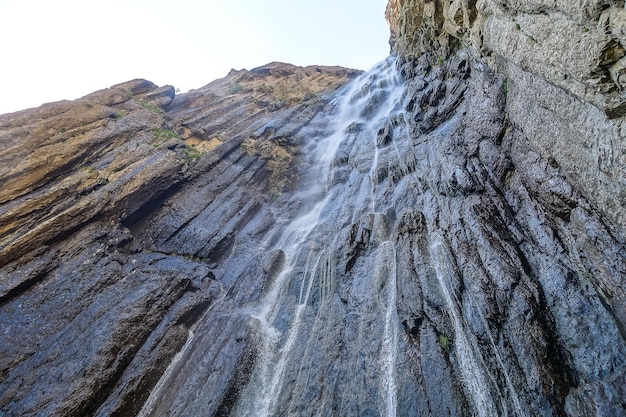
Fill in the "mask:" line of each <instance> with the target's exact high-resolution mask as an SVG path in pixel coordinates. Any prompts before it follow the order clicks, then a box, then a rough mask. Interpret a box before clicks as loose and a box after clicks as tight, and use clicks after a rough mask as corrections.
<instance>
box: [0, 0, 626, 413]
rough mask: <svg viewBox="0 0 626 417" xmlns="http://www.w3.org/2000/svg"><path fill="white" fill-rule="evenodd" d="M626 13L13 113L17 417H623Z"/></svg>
mask: <svg viewBox="0 0 626 417" xmlns="http://www.w3.org/2000/svg"><path fill="white" fill-rule="evenodd" d="M624 13H625V9H624V2H623V1H609V0H586V1H580V2H568V1H544V0H526V1H522V0H499V1H496V0H476V1H474V0H454V1H440V0H431V1H426V0H390V2H389V5H388V7H387V12H386V17H387V19H388V21H389V23H390V28H391V33H392V36H391V43H392V52H393V53H392V56H391V57H390V58H388V59H387V60H385V61H383V62H381V63H380V64H379V65H378V66H377V67H375V68H374V69H373V70H371V71H370V72H368V73H365V74H360V73H359V72H357V71H351V70H346V69H343V68H329V67H307V68H298V67H294V66H291V65H287V64H278V63H273V64H269V65H266V66H264V67H260V68H257V69H254V70H251V71H232V72H231V73H230V74H229V75H228V76H227V77H226V78H224V79H222V80H217V81H214V82H212V83H211V84H209V85H207V86H205V87H203V88H200V89H198V90H194V91H191V92H189V93H187V94H183V95H178V96H177V95H175V94H174V91H173V89H172V88H171V87H162V88H158V87H157V86H155V85H153V84H152V83H150V82H147V81H144V80H135V81H131V82H128V83H124V84H120V85H117V86H113V87H111V88H109V89H106V90H102V91H99V92H96V93H93V94H91V95H89V96H86V97H84V98H82V99H80V100H77V101H75V102H60V103H54V104H50V105H45V106H42V107H40V108H38V109H31V110H26V111H23V112H18V113H13V114H9V115H4V116H0V143H1V144H2V145H3V146H2V151H0V161H1V162H0V181H2V182H1V184H2V186H1V187H0V323H2V332H0V352H1V354H0V414H3V415H7V416H18V415H19V416H28V415H33V416H34V415H51V416H84V415H96V416H134V415H140V416H163V415H168V416H189V415H207V416H228V415H231V416H273V415H294V416H309V415H320V416H334V415H342V416H343V415H345V416H379V415H380V416H383V415H384V416H396V415H398V416H496V415H498V416H518V417H522V416H576V417H582V416H624V415H626V307H625V306H626V291H625V288H624V286H625V277H626V238H625V237H624V233H625V232H626V217H625V216H626V212H625V211H624V207H626V204H625V202H626V183H625V178H626V177H625V176H624V170H625V166H626V155H625V152H626V151H625V147H626V144H625V142H624V138H625V137H626V132H625V123H624V122H625V118H626V116H625V114H626V107H625V105H624V104H625V103H626V97H625V95H624V90H623V88H624V80H623V78H624V74H623V67H624V65H623V61H624V59H625V58H624V57H623V56H624V50H625V49H624V48H625V47H626V29H624V23H623V21H624Z"/></svg>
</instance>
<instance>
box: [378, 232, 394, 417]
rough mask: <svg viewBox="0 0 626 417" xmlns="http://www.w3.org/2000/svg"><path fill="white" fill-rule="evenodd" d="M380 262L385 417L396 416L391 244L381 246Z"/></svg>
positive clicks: (381, 357)
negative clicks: (383, 267) (382, 266)
mask: <svg viewBox="0 0 626 417" xmlns="http://www.w3.org/2000/svg"><path fill="white" fill-rule="evenodd" d="M381 246H382V247H381V249H382V252H383V253H382V256H381V261H382V262H385V263H386V264H387V267H388V268H389V270H388V271H387V274H386V275H387V276H388V280H387V283H386V285H385V287H386V289H387V299H386V304H387V306H386V311H385V332H384V336H383V344H382V349H381V355H380V362H381V367H382V371H383V372H382V373H383V378H382V382H383V383H382V385H383V395H384V399H383V404H384V408H383V412H382V413H381V415H386V416H387V417H395V416H396V408H397V402H398V398H397V387H396V358H397V354H398V313H397V311H396V297H397V287H396V250H395V247H394V246H393V243H392V242H389V241H387V242H384V243H383V244H382V245H381Z"/></svg>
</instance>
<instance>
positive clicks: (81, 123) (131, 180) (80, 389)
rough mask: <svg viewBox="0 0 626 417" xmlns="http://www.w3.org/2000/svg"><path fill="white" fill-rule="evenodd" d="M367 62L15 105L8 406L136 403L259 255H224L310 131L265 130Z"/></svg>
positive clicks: (8, 189) (55, 408)
mask: <svg viewBox="0 0 626 417" xmlns="http://www.w3.org/2000/svg"><path fill="white" fill-rule="evenodd" d="M357 73H358V72H355V71H350V70H345V69H342V68H328V67H310V68H298V67H294V66H291V65H287V64H280V63H274V64H269V65H267V66H264V67H261V68H257V69H255V70H252V71H233V72H231V74H229V76H228V77H226V78H225V79H222V80H218V81H215V82H213V83H212V84H210V85H208V86H206V87H203V88H202V89H200V90H196V91H193V92H190V93H188V94H186V95H181V96H178V97H175V94H174V89H173V87H170V86H166V87H161V88H158V87H157V86H155V85H154V84H152V83H150V82H148V81H144V80H135V81H131V82H128V83H124V84H120V85H116V86H113V87H111V88H109V89H106V90H102V91H98V92H96V93H93V94H90V95H88V96H86V97H84V98H82V99H79V100H76V101H74V102H59V103H52V104H47V105H44V106H42V107H40V108H37V109H32V110H25V111H22V112H18V113H12V114H7V115H3V116H0V143H1V144H2V151H1V152H0V161H1V163H0V181H1V184H2V186H1V187H0V236H1V238H0V303H1V304H0V322H1V323H2V332H0V333H1V334H0V338H1V341H0V352H1V353H0V357H1V358H2V359H0V371H1V372H0V386H1V387H2V389H0V410H2V411H1V412H0V414H3V415H15V416H17V415H21V416H26V415H43V414H45V415H63V416H70V415H75V416H84V415H93V414H101V415H129V416H130V415H135V414H136V412H137V411H138V410H139V408H140V407H141V405H142V403H143V401H145V399H146V398H147V395H148V394H149V392H150V390H151V389H152V387H153V386H154V385H155V384H156V382H157V381H158V379H159V377H160V375H161V374H162V373H163V372H164V370H165V368H166V366H167V364H168V363H169V362H170V361H171V359H172V358H173V357H174V355H175V353H176V352H178V351H179V350H180V349H181V348H182V346H183V345H184V344H185V342H186V340H187V338H188V336H189V334H190V331H191V330H190V329H192V328H193V327H194V326H195V323H196V321H197V320H198V318H199V317H201V316H202V315H203V314H204V312H205V311H206V310H207V308H209V306H211V305H213V304H214V303H215V302H216V301H217V300H220V299H222V298H223V297H224V295H225V291H226V289H225V288H226V284H225V282H224V280H225V278H224V275H226V276H228V277H229V278H227V279H233V278H232V274H235V275H236V274H237V273H238V272H237V271H238V270H239V269H241V268H245V267H247V266H246V265H247V262H248V261H249V259H252V258H254V257H255V256H256V255H255V254H254V253H253V251H251V253H249V254H247V255H245V258H246V261H243V260H241V261H238V262H236V264H237V265H236V266H235V267H234V268H235V269H234V270H229V269H228V268H226V267H225V266H221V268H219V271H218V269H216V268H215V265H217V264H218V262H219V261H220V260H223V259H226V258H228V257H229V253H230V247H231V246H232V245H233V243H234V241H235V240H236V239H238V237H237V235H238V233H239V232H240V230H241V229H243V228H244V226H246V225H247V224H248V222H249V221H250V220H251V219H255V221H257V225H256V226H255V227H256V228H257V229H260V230H265V229H266V228H268V227H270V226H271V225H272V223H273V221H274V220H273V216H272V214H271V212H269V211H268V209H267V208H263V207H265V205H266V203H267V202H268V201H272V200H273V199H274V198H276V195H278V194H279V193H281V192H283V190H285V189H288V187H289V185H290V184H291V183H292V180H293V175H292V174H293V173H292V172H291V171H290V170H292V169H293V165H294V163H295V157H294V154H295V149H296V147H295V145H294V144H291V143H290V142H289V138H288V137H286V138H285V139H284V140H282V141H280V142H278V141H277V142H276V143H269V144H266V145H263V146H260V145H256V142H257V141H258V140H259V138H260V137H262V136H263V135H264V134H266V133H265V131H263V130H261V131H258V132H257V130H259V129H260V127H262V126H264V125H265V124H266V123H267V121H268V120H274V119H276V118H282V119H283V120H285V121H288V122H285V123H284V126H285V127H286V126H287V125H289V126H291V131H292V132H297V130H298V129H299V127H300V126H302V125H303V124H305V123H306V122H307V121H308V120H309V119H310V118H311V117H312V116H313V115H315V113H316V112H317V111H319V109H320V107H321V106H322V105H323V103H324V102H325V100H327V98H326V96H324V94H327V93H329V92H332V91H333V90H334V89H336V88H337V86H339V85H341V84H343V83H346V82H347V81H349V80H350V79H351V78H353V77H354V76H356V74H357ZM162 204H166V206H165V207H168V208H169V209H170V213H171V215H169V216H168V215H165V214H164V215H161V217H160V218H159V219H158V220H154V221H155V222H156V221H158V224H159V226H158V228H157V229H158V230H157V231H155V232H154V234H153V235H152V236H150V239H149V240H148V241H145V240H143V239H137V237H136V236H137V233H138V230H142V228H146V227H148V226H150V221H148V222H147V220H146V219H148V217H147V216H148V215H149V214H150V213H152V212H153V211H154V210H155V209H156V208H157V207H160V206H161V205H162ZM203 219H204V221H203ZM146 222H147V223H146ZM198 223H200V224H202V226H200V227H201V228H202V232H199V231H198V230H197V227H198V226H197V224H198ZM248 227H251V226H248ZM255 227H252V228H253V229H254V228H255ZM144 234H145V233H144ZM185 236H187V237H189V236H192V239H191V240H190V241H185V242H184V243H183V239H182V238H183V237H185ZM152 242H155V243H152ZM229 245H230V246H229ZM250 246H253V244H252V243H250ZM239 251H243V248H240V249H239ZM220 265H221V264H220ZM239 285H241V286H242V292H241V295H240V296H241V297H242V298H244V299H246V297H256V296H258V295H255V292H254V288H255V287H254V285H253V283H246V281H245V280H243V281H242V282H241V283H240V284H239ZM245 294H248V295H247V296H246V295H245ZM241 302H242V303H243V301H241ZM233 354H234V353H233Z"/></svg>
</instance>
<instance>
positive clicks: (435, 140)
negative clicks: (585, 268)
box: [142, 55, 626, 417]
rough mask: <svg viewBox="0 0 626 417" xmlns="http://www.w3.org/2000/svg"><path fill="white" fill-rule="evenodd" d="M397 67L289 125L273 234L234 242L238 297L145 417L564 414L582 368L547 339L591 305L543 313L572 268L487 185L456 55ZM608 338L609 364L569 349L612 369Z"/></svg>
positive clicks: (216, 314)
mask: <svg viewBox="0 0 626 417" xmlns="http://www.w3.org/2000/svg"><path fill="white" fill-rule="evenodd" d="M396 65H397V63H396V62H395V61H394V60H393V59H389V60H387V61H384V62H382V63H381V64H380V65H378V66H377V67H375V68H374V69H373V70H371V71H370V72H368V73H365V74H363V75H362V76H361V77H359V78H358V79H356V80H354V81H353V82H352V83H351V84H349V85H348V86H346V87H345V88H344V89H343V90H340V91H339V92H338V93H337V94H336V96H335V98H334V99H333V100H332V101H331V102H330V103H327V104H325V107H324V109H323V111H320V112H319V113H317V115H316V116H315V117H313V118H312V119H310V121H308V122H307V124H306V125H305V126H304V127H303V128H302V129H301V130H299V131H298V132H297V133H296V135H297V136H298V137H297V140H294V142H295V143H297V145H298V146H299V147H298V158H299V162H300V164H299V165H298V170H299V171H298V174H299V181H300V182H299V184H300V187H299V189H298V190H297V191H295V192H293V193H289V192H287V193H285V195H284V196H281V197H280V198H278V199H277V200H275V202H274V203H273V204H272V205H271V207H269V208H268V209H267V210H268V212H271V213H273V218H272V220H273V221H275V225H274V226H273V227H271V228H270V227H268V229H267V230H269V231H268V232H263V233H262V234H259V235H258V236H263V239H265V240H264V241H263V242H262V243H261V244H258V245H257V242H256V241H254V246H252V245H250V246H245V245H242V247H244V248H245V249H243V250H247V251H251V252H253V253H252V254H249V253H246V254H245V258H246V259H254V262H257V261H258V262H257V263H258V264H257V265H254V266H252V267H249V266H246V265H243V266H242V265H239V264H238V263H237V261H238V258H237V257H235V256H233V257H232V258H229V263H227V264H226V266H222V268H223V271H225V273H224V277H225V282H226V283H227V285H232V287H228V288H224V289H223V291H222V296H223V297H224V298H222V299H220V302H219V303H213V307H212V309H211V311H210V312H209V313H208V315H207V316H205V317H204V318H203V319H202V320H201V322H202V323H200V324H199V325H198V328H197V329H196V330H195V331H194V337H193V338H190V340H189V342H188V344H187V345H185V348H184V350H183V352H182V353H181V355H178V356H177V358H176V361H175V362H174V363H173V364H172V365H171V366H170V368H168V370H167V372H166V373H165V376H164V377H163V378H162V381H161V382H159V384H158V385H157V389H156V390H155V392H154V393H153V395H152V396H151V397H150V399H149V401H148V403H147V404H146V406H145V407H144V411H142V415H145V416H146V417H149V416H150V417H151V416H160V415H171V416H186V415H211V416H226V415H230V416H237V417H239V416H244V417H245V416H248V417H252V416H254V417H257V416H260V417H268V416H311V415H315V416H324V417H331V416H372V417H374V416H386V417H391V416H408V417H417V416H450V417H461V416H463V417H465V416H471V417H483V416H494V415H501V416H511V417H512V416H522V415H529V416H542V417H543V416H560V415H567V413H565V412H564V411H563V407H564V405H563V404H564V401H565V400H563V398H564V396H565V395H569V394H568V392H570V391H571V390H570V387H572V386H574V385H573V384H574V382H575V381H576V376H575V375H573V374H572V373H570V369H571V365H570V364H568V363H567V355H566V354H565V353H564V351H563V348H562V347H561V346H560V344H559V337H560V335H559V332H561V333H562V334H565V335H566V336H567V335H568V334H569V333H568V331H569V329H563V327H561V328H560V329H557V327H556V326H557V324H558V323H559V320H560V321H561V323H562V322H567V321H568V320H569V319H568V318H572V317H577V316H578V315H579V314H580V311H582V310H585V309H587V310H585V311H592V310H593V311H600V312H602V311H603V310H602V308H601V306H598V309H597V310H594V309H593V308H591V307H588V308H587V307H585V308H582V307H580V306H587V304H585V303H586V302H587V301H586V299H585V297H583V296H582V295H581V294H580V293H579V292H578V290H576V291H569V293H568V294H569V297H570V298H571V300H573V301H568V302H569V303H570V304H568V305H567V306H566V308H564V309H562V310H560V313H559V314H561V316H559V315H556V319H555V318H551V317H550V314H551V313H550V309H551V308H555V309H557V308H558V309H561V308H562V306H560V305H559V306H558V307H553V306H554V305H556V302H555V301H554V300H553V301H552V305H551V304H550V303H548V296H550V294H554V293H559V291H560V289H559V287H557V286H555V285H556V284H554V283H555V282H556V283H558V282H565V281H567V280H573V279H574V278H575V277H576V275H575V274H573V273H572V274H569V275H567V277H568V278H567V280H565V278H563V277H560V276H559V274H560V270H556V269H554V266H552V265H551V264H550V263H549V262H546V261H544V260H543V259H547V258H548V257H547V256H546V255H541V256H538V255H537V253H543V252H541V251H543V250H544V249H541V250H538V249H533V247H532V245H531V243H528V242H532V236H524V235H523V233H521V232H520V231H519V230H518V228H517V226H516V224H515V222H514V221H512V220H511V219H510V216H511V212H512V211H513V210H511V208H510V206H509V204H510V203H509V201H508V200H506V197H505V196H503V194H502V192H500V191H494V190H496V189H497V187H496V186H495V185H494V184H493V181H494V178H495V176H494V175H493V173H488V172H487V171H486V168H485V167H484V165H485V164H486V163H485V162H483V161H481V160H479V157H480V156H482V155H483V153H486V155H487V156H488V157H489V158H491V159H488V162H490V163H497V164H500V163H501V159H499V158H503V157H502V156H501V155H500V154H497V153H496V155H495V156H494V155H492V153H494V152H495V151H494V150H493V149H494V147H495V146H496V145H495V143H496V142H497V141H498V140H501V139H502V138H500V137H499V136H498V135H499V134H500V133H499V132H502V131H504V129H495V128H493V126H491V125H490V124H489V123H492V121H493V120H500V119H498V117H499V113H498V114H497V115H491V116H489V115H484V114H482V113H481V106H482V104H480V105H477V106H476V108H473V107H472V106H474V105H476V103H468V102H466V101H464V100H463V97H462V94H463V91H464V89H466V88H469V87H468V86H467V85H466V84H465V83H466V81H465V80H466V79H467V78H463V77H465V75H467V74H466V73H463V71H465V70H464V68H465V67H464V66H466V65H468V64H467V57H466V56H465V57H464V56H462V55H460V56H459V58H458V61H456V62H454V63H451V64H450V66H449V67H448V68H443V67H441V68H430V67H428V68H422V70H424V73H425V74H426V75H425V76H424V77H425V78H424V80H421V82H420V81H414V82H412V83H409V84H406V83H405V82H404V81H403V80H402V79H401V77H400V75H399V71H398V70H397V68H396ZM428 71H432V74H431V75H428ZM459 74H460V76H458V75H459ZM463 74H465V75H463ZM467 82H469V81H467ZM487 87H489V88H491V90H489V91H490V93H489V94H487V95H485V96H484V97H483V99H484V100H487V101H488V100H491V99H494V100H495V98H497V97H498V94H499V93H498V90H497V86H489V85H487V84H484V83H477V84H476V85H475V86H474V88H475V89H477V90H480V91H484V89H485V88H487ZM481 97H482V96H481ZM494 97H495V98H494ZM487 116H489V117H487ZM464 118H469V119H470V121H473V122H472V123H474V122H475V119H476V120H481V121H484V120H488V119H489V120H491V121H490V122H489V123H487V122H485V123H487V125H488V126H490V129H491V130H489V129H483V130H480V131H475V130H472V129H473V128H472V127H471V126H470V125H471V123H466V121H465V119H464ZM472 118H474V119H472ZM490 118H491V119H490ZM283 122H284V120H283V121H280V120H279V122H277V123H283ZM271 123H273V121H272V122H270V125H268V126H269V127H271V128H273V129H277V126H274V125H272V124H271ZM481 123H482V122H481ZM268 126H263V127H262V129H261V130H262V131H264V130H265V128H267V127H268ZM498 126H499V125H498ZM499 127H502V126H499ZM269 130H272V129H269ZM278 130H280V129H278ZM489 132H491V133H489ZM291 134H293V133H291ZM486 134H493V135H494V137H493V138H485V137H484V135H486ZM280 135H281V134H280V133H279V134H277V135H276V137H280ZM472 138H473V139H472ZM477 138H478V139H477ZM268 140H272V139H271V138H270V139H268ZM472 141H473V142H472ZM479 142H480V146H479V145H478V143H479ZM477 155H478V156H477ZM485 158H487V157H485ZM498 166H500V165H498ZM508 167H510V165H507V164H505V163H504V162H502V165H501V168H502V170H503V171H502V172H500V174H501V176H502V177H503V178H505V168H506V169H508ZM517 198H522V197H514V198H513V197H511V201H513V202H517V201H518V200H516V199H517ZM523 198H526V197H523ZM524 204H526V203H524ZM535 206H536V205H535V203H533V204H529V205H528V206H527V210H530V208H529V207H535ZM294 213H295V214H294ZM503 218H504V219H506V220H502V219H503ZM527 226H528V225H527ZM529 227H531V228H532V227H536V225H530V226H529ZM519 242H526V246H522V245H520V244H519ZM236 249H237V248H235V249H233V251H235V250H236ZM257 250H258V252H257ZM240 254H241V252H240ZM533 256H534V257H535V258H534V259H532V257H533ZM542 256H543V257H544V258H542ZM529 259H530V260H529ZM538 259H539V261H538ZM277 260H278V261H277ZM531 262H534V263H533V264H532V266H531ZM565 264H566V262H565V261H562V263H561V264H560V265H565ZM268 265H269V266H268ZM544 265H548V266H544ZM542 268H544V269H542ZM231 270H234V271H235V272H231ZM555 271H556V272H555ZM542 274H543V275H542ZM537 276H540V277H541V278H539V279H538V278H537ZM545 277H549V279H548V278H545ZM541 280H543V282H541ZM551 280H552V281H551ZM559 280H560V281H559ZM546 283H547V284H546ZM563 285H565V284H563ZM572 285H573V284H572ZM225 286H226V285H225ZM572 288H574V286H573V287H572ZM248 291H249V292H248ZM239 294H242V295H241V296H240V297H239ZM545 294H548V296H546V295H545ZM242 300H245V301H242ZM568 309H569V310H568ZM603 314H604V315H603ZM598 317H599V322H600V323H601V325H602V326H604V328H606V329H609V330H610V331H612V332H613V334H617V333H618V330H617V328H616V326H615V323H614V322H611V319H610V318H607V317H608V316H606V314H605V312H603V313H602V314H598ZM593 334H598V333H597V332H596V333H593ZM572 340H573V339H572ZM620 340H621V339H618V338H612V339H611V343H607V344H606V345H605V346H599V347H597V349H596V347H592V346H591V343H589V344H588V346H587V349H589V350H590V351H594V349H596V353H597V355H598V356H597V357H601V358H605V360H603V361H595V362H593V364H590V363H588V362H587V359H586V356H584V357H580V355H579V357H578V359H577V360H578V361H579V363H582V364H585V366H587V368H586V369H585V372H587V378H588V379H589V380H593V378H594V377H595V375H605V374H606V373H603V372H604V370H602V369H600V370H598V369H596V368H598V367H601V365H597V364H596V363H607V364H611V365H610V366H615V369H618V368H619V367H620V366H621V363H622V362H620V361H621V360H622V358H623V357H624V354H623V352H624V351H626V346H624V344H623V343H622V342H621V341H620ZM570 351H572V352H576V349H570ZM608 366H609V365H607V367H608ZM611 369H612V368H611ZM594 372H595V373H596V374H594ZM168 379H170V380H171V381H168ZM617 384H619V382H617ZM214 386H218V389H215V390H213V387H214ZM563 387H566V388H567V389H565V388H563ZM568 390H570V391H568ZM161 391H162V392H161ZM572 392H573V391H572ZM576 395H577V396H579V397H580V398H582V396H584V395H586V393H585V392H583V391H580V393H577V394H576ZM616 395H617V394H616ZM577 398H578V397H577ZM580 404H582V405H578V403H577V404H575V406H576V407H583V406H585V404H583V403H580ZM527 410H531V411H529V412H527ZM607 415H612V414H610V413H609V414H607ZM615 415H620V414H615Z"/></svg>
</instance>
